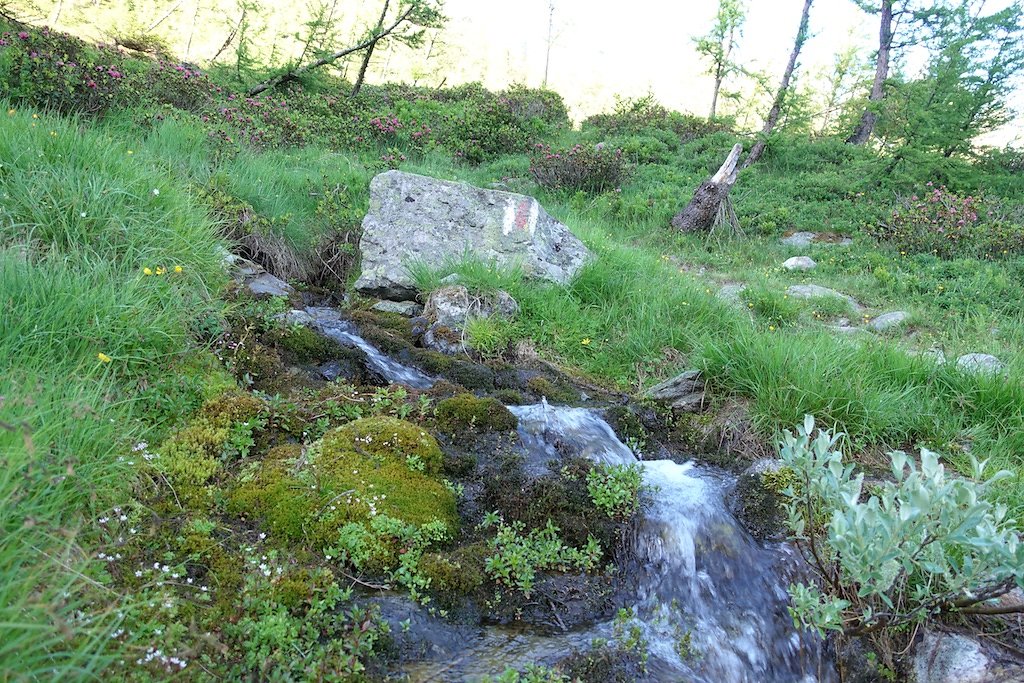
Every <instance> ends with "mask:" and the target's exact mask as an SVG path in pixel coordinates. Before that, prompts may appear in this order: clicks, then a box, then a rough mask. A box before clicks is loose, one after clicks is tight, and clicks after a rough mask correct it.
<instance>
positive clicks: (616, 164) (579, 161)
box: [530, 143, 629, 192]
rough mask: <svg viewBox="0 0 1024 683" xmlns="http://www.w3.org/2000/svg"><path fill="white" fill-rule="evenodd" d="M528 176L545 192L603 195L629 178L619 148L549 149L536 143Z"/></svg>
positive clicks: (578, 146)
mask: <svg viewBox="0 0 1024 683" xmlns="http://www.w3.org/2000/svg"><path fill="white" fill-rule="evenodd" d="M530 176H531V177H532V178H533V179H534V180H535V181H536V182H537V184H538V185H540V186H541V187H545V188H547V189H549V190H570V191H583V192H604V191H605V190H611V189H615V188H619V187H620V186H621V185H622V183H623V182H625V180H626V179H627V178H628V177H629V167H628V165H627V164H626V161H625V159H623V156H622V150H621V149H614V150H613V149H610V148H608V147H605V146H602V145H600V144H598V145H596V146H594V147H589V146H585V145H581V144H577V145H574V146H572V147H570V148H568V149H552V148H551V147H549V146H547V145H544V144H541V143H538V144H537V147H536V151H535V153H534V155H533V157H532V158H531V159H530Z"/></svg>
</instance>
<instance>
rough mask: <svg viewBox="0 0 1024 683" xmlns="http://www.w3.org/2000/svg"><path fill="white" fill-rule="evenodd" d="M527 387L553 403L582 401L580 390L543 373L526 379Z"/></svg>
mask: <svg viewBox="0 0 1024 683" xmlns="http://www.w3.org/2000/svg"><path fill="white" fill-rule="evenodd" d="M526 388H527V389H529V390H530V391H532V392H533V393H535V394H537V395H538V396H543V397H545V398H546V399H547V400H548V401H550V402H551V403H564V404H569V405H571V404H574V403H579V401H580V392H578V391H576V390H575V389H573V388H572V387H570V386H569V385H567V384H565V383H564V382H558V381H552V380H550V379H548V378H547V377H544V376H543V375H537V376H536V377H531V378H530V379H528V380H527V381H526Z"/></svg>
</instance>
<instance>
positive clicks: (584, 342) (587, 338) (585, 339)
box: [580, 337, 590, 346]
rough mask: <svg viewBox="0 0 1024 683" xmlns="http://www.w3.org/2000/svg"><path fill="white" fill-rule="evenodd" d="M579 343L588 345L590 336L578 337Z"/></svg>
mask: <svg viewBox="0 0 1024 683" xmlns="http://www.w3.org/2000/svg"><path fill="white" fill-rule="evenodd" d="M580 344H583V345H584V346H590V337H584V338H583V339H580Z"/></svg>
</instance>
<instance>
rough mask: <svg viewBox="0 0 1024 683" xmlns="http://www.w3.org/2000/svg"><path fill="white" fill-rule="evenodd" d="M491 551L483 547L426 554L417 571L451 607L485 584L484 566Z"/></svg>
mask: <svg viewBox="0 0 1024 683" xmlns="http://www.w3.org/2000/svg"><path fill="white" fill-rule="evenodd" d="M490 554H491V550H490V548H489V547H488V546H487V544H486V543H483V542H477V543H471V544H469V545H465V546H462V547H459V548H456V549H455V550H453V551H451V552H447V553H426V554H424V555H423V557H422V558H421V559H420V564H419V570H420V572H421V573H422V574H423V576H425V577H427V578H428V579H430V588H431V590H432V591H433V592H434V593H436V594H438V595H440V596H442V598H443V602H444V603H446V604H451V603H453V602H455V601H456V599H457V598H459V597H462V596H466V595H472V594H473V593H475V592H476V591H477V590H478V589H479V588H480V587H481V586H483V585H484V584H485V583H486V581H487V572H486V563H487V558H488V557H489V556H490Z"/></svg>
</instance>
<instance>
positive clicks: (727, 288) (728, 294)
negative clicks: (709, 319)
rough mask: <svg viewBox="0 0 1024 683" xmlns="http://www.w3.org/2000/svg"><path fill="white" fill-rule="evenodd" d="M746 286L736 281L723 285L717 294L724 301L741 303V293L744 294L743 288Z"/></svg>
mask: <svg viewBox="0 0 1024 683" xmlns="http://www.w3.org/2000/svg"><path fill="white" fill-rule="evenodd" d="M746 288H747V286H746V285H741V284H736V283H733V284H728V285H722V288H721V289H719V290H718V293H717V294H716V295H715V296H717V297H718V298H719V299H721V300H722V301H725V302H728V303H730V304H735V305H739V304H740V303H742V302H741V301H740V294H742V293H743V290H745V289H746Z"/></svg>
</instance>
